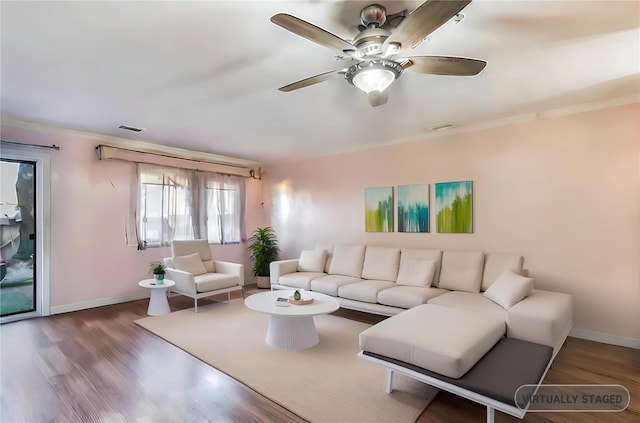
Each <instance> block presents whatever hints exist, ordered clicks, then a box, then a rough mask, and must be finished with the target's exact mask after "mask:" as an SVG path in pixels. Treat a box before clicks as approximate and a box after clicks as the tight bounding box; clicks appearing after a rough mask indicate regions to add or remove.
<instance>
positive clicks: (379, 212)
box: [364, 187, 393, 232]
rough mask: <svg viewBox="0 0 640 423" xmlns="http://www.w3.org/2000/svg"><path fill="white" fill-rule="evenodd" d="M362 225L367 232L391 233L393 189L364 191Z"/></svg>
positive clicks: (382, 188) (369, 189) (367, 189)
mask: <svg viewBox="0 0 640 423" xmlns="http://www.w3.org/2000/svg"><path fill="white" fill-rule="evenodd" d="M364 202H365V206H364V213H365V215H364V225H365V230H366V231H367V232H393V187H370V188H365V189H364Z"/></svg>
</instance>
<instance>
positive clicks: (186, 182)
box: [136, 163, 196, 249]
mask: <svg viewBox="0 0 640 423" xmlns="http://www.w3.org/2000/svg"><path fill="white" fill-rule="evenodd" d="M193 185H194V171H191V170H185V169H178V168H167V167H158V166H154V165H146V164H142V163H140V164H138V206H137V210H136V223H137V225H136V226H137V228H138V247H139V248H140V249H144V248H146V247H159V246H167V245H170V244H171V241H172V240H174V239H194V234H195V224H194V222H195V221H196V219H195V209H194V201H193V197H194V191H193Z"/></svg>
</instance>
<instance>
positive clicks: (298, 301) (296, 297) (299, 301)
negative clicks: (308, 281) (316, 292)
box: [289, 289, 313, 305]
mask: <svg viewBox="0 0 640 423" xmlns="http://www.w3.org/2000/svg"><path fill="white" fill-rule="evenodd" d="M289 302H290V303H291V304H295V305H307V304H313V298H304V299H303V298H302V294H300V291H299V290H297V289H296V292H294V293H293V295H292V296H291V297H289Z"/></svg>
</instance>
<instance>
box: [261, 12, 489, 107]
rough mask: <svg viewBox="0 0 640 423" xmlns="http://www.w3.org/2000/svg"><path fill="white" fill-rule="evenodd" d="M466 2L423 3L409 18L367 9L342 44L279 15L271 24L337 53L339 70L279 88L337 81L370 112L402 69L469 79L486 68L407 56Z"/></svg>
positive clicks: (452, 60)
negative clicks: (363, 98) (359, 95)
mask: <svg viewBox="0 0 640 423" xmlns="http://www.w3.org/2000/svg"><path fill="white" fill-rule="evenodd" d="M469 3H471V0H468V1H448V0H447V1H439V0H427V1H425V2H424V3H422V4H421V5H420V6H418V7H417V8H416V9H415V10H414V11H413V12H411V13H409V12H408V11H406V10H405V11H402V12H399V13H396V14H394V15H387V11H386V9H385V7H384V6H382V5H379V4H372V5H370V6H367V7H365V8H364V9H362V11H361V12H360V20H361V23H362V24H361V25H359V26H358V30H359V31H360V33H359V34H358V35H356V37H355V38H354V39H353V40H351V41H347V40H345V39H343V38H340V37H338V36H337V35H335V34H332V33H331V32H329V31H326V30H324V29H322V28H320V27H318V26H316V25H313V24H311V23H309V22H306V21H304V20H302V19H300V18H297V17H295V16H292V15H289V14H286V13H278V14H276V15H274V16H272V17H271V22H273V23H274V24H276V25H278V26H281V27H282V28H284V29H286V30H288V31H291V32H293V33H294V34H297V35H299V36H301V37H304V38H306V39H308V40H310V41H313V42H315V43H317V44H320V45H322V46H325V47H328V48H331V49H337V50H339V51H340V55H339V56H338V59H340V60H344V61H345V64H344V66H342V67H341V68H340V69H336V70H332V71H329V72H324V73H321V74H318V75H315V76H311V77H309V78H305V79H302V80H300V81H297V82H293V83H291V84H288V85H285V86H284V87H281V88H279V90H280V91H285V92H289V91H294V90H297V89H300V88H304V87H308V86H309V85H313V84H317V83H319V82H323V81H326V80H328V79H332V78H335V77H338V76H344V78H345V79H346V80H347V81H348V82H349V83H350V84H352V85H354V86H355V87H357V88H359V89H360V90H362V91H364V92H365V93H366V94H367V96H368V98H369V103H370V104H371V105H372V106H374V107H375V106H379V105H381V104H385V103H386V102H387V100H388V93H387V91H386V89H387V88H388V87H389V86H390V85H391V84H392V83H393V82H394V81H395V80H396V79H398V78H399V77H400V75H402V73H403V72H404V70H405V69H410V70H414V71H417V72H421V73H427V74H434V75H452V76H473V75H477V74H478V73H480V72H481V71H482V70H483V69H484V67H485V66H486V65H487V62H485V61H483V60H477V59H468V58H464V57H450V56H411V55H409V51H410V50H411V49H412V48H414V47H415V46H417V45H418V44H420V42H422V40H424V39H425V38H426V37H427V36H428V35H429V34H431V33H432V32H433V31H435V30H436V29H438V28H439V27H440V26H442V25H443V24H444V23H446V22H447V21H449V20H450V19H451V18H453V17H454V16H456V15H458V14H459V13H460V11H461V10H462V9H464V8H465V7H466V6H467V5H468V4H469Z"/></svg>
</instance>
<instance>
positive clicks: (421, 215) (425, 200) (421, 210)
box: [398, 184, 429, 232]
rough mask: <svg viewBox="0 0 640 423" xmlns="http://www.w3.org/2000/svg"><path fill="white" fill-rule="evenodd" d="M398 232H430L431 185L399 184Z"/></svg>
mask: <svg viewBox="0 0 640 423" xmlns="http://www.w3.org/2000/svg"><path fill="white" fill-rule="evenodd" d="M398 232H429V185H426V184H422V185H399V186H398Z"/></svg>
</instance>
